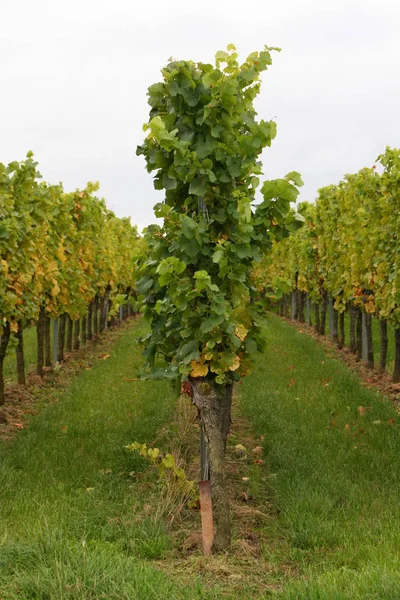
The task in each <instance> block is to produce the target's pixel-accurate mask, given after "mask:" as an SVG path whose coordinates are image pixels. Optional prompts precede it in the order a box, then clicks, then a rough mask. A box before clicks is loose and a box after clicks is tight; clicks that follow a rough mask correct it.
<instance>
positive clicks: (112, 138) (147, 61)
mask: <svg viewBox="0 0 400 600" xmlns="http://www.w3.org/2000/svg"><path fill="white" fill-rule="evenodd" d="M230 42H233V43H234V44H235V45H236V46H237V48H238V50H239V54H240V58H242V59H243V60H244V59H245V58H246V56H247V55H248V54H249V53H250V52H251V51H253V50H261V49H262V48H263V46H264V44H267V45H269V46H279V47H281V48H282V53H281V54H277V55H275V58H274V64H273V66H272V67H271V68H270V70H269V71H267V72H266V73H265V74H264V76H263V82H264V83H263V86H262V92H261V95H260V98H259V99H258V101H257V109H258V112H259V116H260V118H264V119H270V118H273V117H276V120H277V123H278V136H277V138H276V140H275V142H274V143H273V145H272V147H271V148H270V149H266V150H265V151H264V153H263V155H262V160H263V163H264V173H265V178H274V177H280V176H283V175H285V174H286V173H287V172H288V171H291V170H297V171H300V173H301V174H302V176H303V179H304V181H305V186H304V187H303V188H302V192H301V199H304V200H313V199H314V198H315V196H316V190H317V189H318V188H319V187H321V186H323V185H328V184H330V183H336V182H337V181H338V180H339V179H340V178H341V177H342V176H343V175H344V174H345V173H349V172H355V171H357V170H358V169H360V168H362V167H363V166H372V165H373V164H374V161H375V159H376V156H377V155H378V154H379V153H381V152H383V151H384V149H385V146H386V145H390V146H394V147H398V146H399V145H400V115H399V112H400V110H399V109H400V76H399V75H400V1H399V0H375V1H374V2H372V0H362V1H361V0H348V1H344V0H320V1H317V0H303V1H302V2H299V1H298V0H274V1H269V0H247V1H245V2H238V1H237V0H229V1H227V0H203V1H202V2H190V1H189V0H186V1H183V0H168V2H166V1H165V0H164V1H162V2H161V1H160V0H152V1H151V2H145V1H143V0H141V1H140V2H137V1H135V0H112V1H111V0H68V1H66V0H35V1H32V0H19V1H17V0H0V74H1V78H0V115H1V118H0V161H1V162H3V163H8V162H10V161H11V160H22V159H23V158H24V156H25V154H26V152H27V151H28V150H33V151H34V152H35V155H36V158H37V160H38V161H39V163H40V170H41V173H42V175H43V177H44V179H45V180H46V181H49V182H51V183H56V182H58V181H63V183H64V186H65V189H66V190H71V189H74V188H76V187H83V186H84V185H85V183H86V182H87V181H89V180H90V181H96V180H99V181H100V183H101V194H102V195H103V196H104V197H105V198H106V200H107V204H108V206H109V207H110V208H111V209H112V210H114V211H115V212H116V214H117V215H118V216H131V217H132V222H133V223H136V224H138V225H139V227H140V228H142V227H144V226H145V225H147V224H148V223H150V222H153V221H154V217H153V210H152V207H153V205H154V204H155V203H156V202H159V201H161V200H162V198H163V193H162V192H156V191H155V190H154V189H153V183H152V177H151V175H149V174H148V173H147V171H146V170H145V167H144V160H143V157H137V156H136V155H135V150H136V146H137V145H138V144H140V143H141V142H142V140H143V136H144V133H143V131H142V124H143V123H144V122H145V121H147V117H148V105H147V97H146V91H147V88H148V86H149V85H151V84H152V83H154V82H156V81H160V80H161V76H160V69H161V67H162V66H164V65H165V64H166V63H167V62H168V58H169V57H170V56H173V57H174V58H178V59H192V60H200V61H203V62H210V61H212V60H213V57H214V54H215V52H216V51H217V50H221V49H224V48H225V47H226V45H227V44H228V43H230Z"/></svg>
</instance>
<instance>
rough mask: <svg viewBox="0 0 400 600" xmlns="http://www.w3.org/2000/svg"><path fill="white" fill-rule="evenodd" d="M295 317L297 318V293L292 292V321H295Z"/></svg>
mask: <svg viewBox="0 0 400 600" xmlns="http://www.w3.org/2000/svg"><path fill="white" fill-rule="evenodd" d="M295 316H296V294H295V292H292V321H294V318H295Z"/></svg>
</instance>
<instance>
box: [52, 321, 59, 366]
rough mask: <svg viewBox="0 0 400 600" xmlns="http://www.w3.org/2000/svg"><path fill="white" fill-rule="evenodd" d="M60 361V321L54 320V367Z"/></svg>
mask: <svg viewBox="0 0 400 600" xmlns="http://www.w3.org/2000/svg"><path fill="white" fill-rule="evenodd" d="M57 359H58V319H53V366H54V365H56V364H57Z"/></svg>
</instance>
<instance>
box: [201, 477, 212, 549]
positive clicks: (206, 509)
mask: <svg viewBox="0 0 400 600" xmlns="http://www.w3.org/2000/svg"><path fill="white" fill-rule="evenodd" d="M199 487H200V513H201V531H202V534H203V550H204V556H211V547H212V544H213V541H214V524H213V512H212V500H211V485H210V482H209V481H200V483H199Z"/></svg>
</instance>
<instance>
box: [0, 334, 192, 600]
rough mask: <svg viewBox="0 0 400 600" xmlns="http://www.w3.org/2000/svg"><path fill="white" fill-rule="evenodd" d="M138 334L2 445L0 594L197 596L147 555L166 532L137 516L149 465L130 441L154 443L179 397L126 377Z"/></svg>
mask: <svg viewBox="0 0 400 600" xmlns="http://www.w3.org/2000/svg"><path fill="white" fill-rule="evenodd" d="M139 334H140V327H139V328H137V327H135V328H131V329H129V330H128V331H127V332H126V333H125V334H124V335H123V336H121V338H120V339H119V341H118V342H117V344H116V345H115V346H114V347H113V349H112V351H111V352H110V357H109V358H108V359H107V360H100V361H97V363H96V364H95V365H94V366H93V368H92V369H91V370H87V371H84V372H81V373H80V374H79V375H78V377H77V378H75V379H74V380H73V382H72V384H71V386H70V388H69V389H68V391H67V393H65V394H64V395H63V397H62V398H61V399H60V401H59V402H58V403H54V404H51V405H48V406H47V407H45V408H44V409H43V410H41V411H40V414H39V415H38V416H36V417H34V418H33V419H32V421H31V423H30V426H29V427H28V428H27V429H26V430H24V431H21V432H20V433H19V434H18V436H17V438H16V439H15V441H14V443H13V444H12V445H10V446H5V447H3V448H1V449H0V452H1V455H0V456H1V466H0V598H1V600H14V599H17V598H18V599H19V600H28V599H38V600H39V599H40V600H50V599H51V600H61V599H72V598H73V599H78V598H79V599H89V598H90V599H97V598H107V600H109V599H112V598H115V599H118V600H121V599H126V600H128V599H129V600H132V599H133V598H135V599H138V600H141V599H143V600H149V599H153V598H154V599H156V598H157V599H158V598H165V597H167V598H186V597H196V595H190V596H188V595H186V593H185V592H181V590H179V588H178V587H177V586H174V585H172V584H170V583H169V582H168V581H167V579H166V578H165V577H164V576H162V575H161V574H160V573H159V572H158V571H157V570H155V569H154V568H152V567H150V566H148V565H147V564H146V563H145V562H144V560H143V559H146V558H154V557H159V556H161V555H162V553H163V552H164V551H166V550H167V549H168V545H169V538H168V536H167V534H166V532H165V531H164V530H163V528H162V524H160V523H159V522H157V521H154V520H152V519H148V520H147V521H146V520H143V519H140V521H138V520H137V519H136V511H137V507H138V506H140V505H141V504H143V502H144V501H145V498H143V497H142V496H140V495H139V494H138V493H135V486H134V474H135V472H136V471H140V470H142V469H143V465H142V463H141V461H140V459H138V458H135V456H134V455H133V454H131V453H128V452H126V451H125V450H124V445H126V444H129V443H130V442H132V441H134V440H136V439H143V440H148V441H150V442H151V440H152V438H153V437H154V436H155V434H156V432H157V430H158V429H159V428H160V426H161V425H162V424H163V423H164V422H165V421H166V420H168V419H171V417H172V414H173V406H174V401H173V395H172V393H171V390H170V388H169V387H168V386H166V385H165V384H164V383H159V382H131V381H126V380H125V379H124V378H126V377H127V378H134V377H135V374H136V372H137V366H138V361H139V360H140V349H139V348H138V345H137V342H136V339H137V337H138V336H139ZM130 473H131V474H132V475H133V477H132V476H129V474H130Z"/></svg>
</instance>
